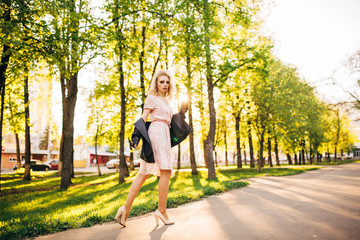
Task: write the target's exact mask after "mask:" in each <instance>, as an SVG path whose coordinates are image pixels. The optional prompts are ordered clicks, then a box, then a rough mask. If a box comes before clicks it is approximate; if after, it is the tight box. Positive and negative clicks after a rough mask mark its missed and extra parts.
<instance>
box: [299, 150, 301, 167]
mask: <svg viewBox="0 0 360 240" xmlns="http://www.w3.org/2000/svg"><path fill="white" fill-rule="evenodd" d="M301 160H302V158H301V151H300V152H299V165H301Z"/></svg>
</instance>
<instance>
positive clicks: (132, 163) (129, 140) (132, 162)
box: [128, 138, 135, 170]
mask: <svg viewBox="0 0 360 240" xmlns="http://www.w3.org/2000/svg"><path fill="white" fill-rule="evenodd" d="M128 142H129V149H130V159H129V161H130V169H131V170H134V169H135V166H134V150H133V148H132V146H131V139H130V138H129V139H128Z"/></svg>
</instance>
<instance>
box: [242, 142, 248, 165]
mask: <svg viewBox="0 0 360 240" xmlns="http://www.w3.org/2000/svg"><path fill="white" fill-rule="evenodd" d="M243 149H244V164H245V165H247V160H246V150H245V144H244V145H243Z"/></svg>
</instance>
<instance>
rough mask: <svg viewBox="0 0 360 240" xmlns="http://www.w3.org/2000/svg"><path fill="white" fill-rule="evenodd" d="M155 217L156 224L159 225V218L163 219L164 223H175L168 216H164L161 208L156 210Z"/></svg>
mask: <svg viewBox="0 0 360 240" xmlns="http://www.w3.org/2000/svg"><path fill="white" fill-rule="evenodd" d="M154 217H155V221H156V225H158V226H159V218H160V219H161V221H163V223H164V224H165V225H172V224H174V223H175V222H174V221H171V220H166V218H165V217H164V215H162V214H161V212H160V211H159V210H156V211H155V213H154Z"/></svg>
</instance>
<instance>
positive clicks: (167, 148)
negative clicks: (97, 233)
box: [115, 70, 187, 227]
mask: <svg viewBox="0 0 360 240" xmlns="http://www.w3.org/2000/svg"><path fill="white" fill-rule="evenodd" d="M175 91H176V89H175V85H174V82H173V79H172V76H171V74H170V73H169V72H168V71H165V70H159V71H158V72H157V73H156V74H155V76H154V78H153V79H152V82H151V85H150V90H149V92H148V96H147V98H146V100H145V104H144V111H143V115H142V118H140V119H139V120H138V121H137V122H136V123H135V124H134V125H135V130H134V133H133V144H134V146H135V147H136V148H139V147H138V141H139V139H138V138H136V137H138V136H139V135H141V138H142V139H143V148H142V153H141V158H142V159H143V160H141V163H140V169H139V172H138V174H137V176H136V178H135V180H134V182H133V183H132V185H131V188H130V191H129V195H128V197H127V199H126V203H125V205H124V206H122V207H120V208H119V210H118V212H117V214H116V216H115V221H117V222H118V223H119V224H121V225H122V226H124V227H125V226H126V220H127V218H128V216H129V214H130V209H131V206H132V204H133V201H134V199H135V197H136V195H137V194H138V192H139V190H140V188H141V186H142V185H143V183H144V182H145V180H146V179H147V178H148V176H149V175H150V174H154V175H157V176H160V180H159V204H158V209H157V210H156V211H155V213H154V216H155V220H156V223H157V225H159V223H158V222H159V219H161V220H162V221H163V223H164V224H166V225H169V224H174V223H175V222H174V221H172V220H170V219H169V217H168V215H167V213H166V201H167V195H168V190H169V181H170V177H171V176H173V169H172V161H171V146H172V145H173V144H172V140H171V138H170V127H171V124H172V117H173V111H172V109H171V106H170V104H169V102H168V98H169V97H170V96H172V95H173V94H174V93H175ZM149 115H150V121H151V124H150V126H149V128H148V129H147V130H146V127H145V126H146V125H145V122H146V119H147V118H148V116H149ZM177 129H178V128H177ZM134 135H135V137H134ZM186 136H187V134H186ZM186 136H185V138H186ZM175 139H176V140H178V138H175ZM148 140H150V142H149V141H148Z"/></svg>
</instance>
